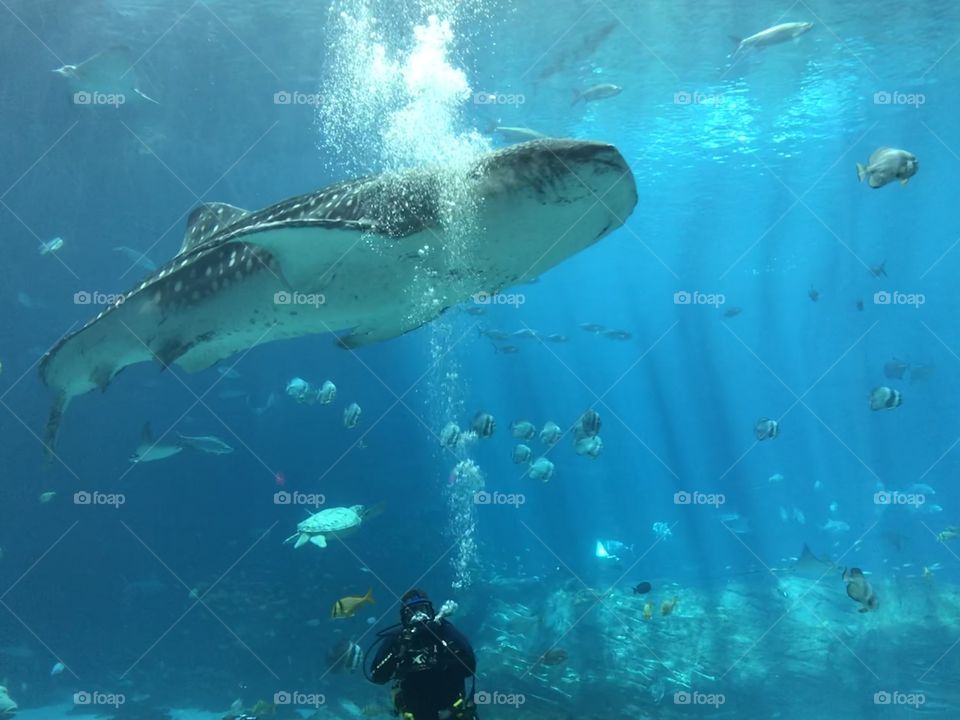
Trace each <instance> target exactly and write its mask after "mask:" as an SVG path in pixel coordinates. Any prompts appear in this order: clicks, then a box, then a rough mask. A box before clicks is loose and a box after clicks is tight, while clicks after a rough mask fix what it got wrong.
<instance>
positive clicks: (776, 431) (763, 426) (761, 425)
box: [753, 417, 780, 440]
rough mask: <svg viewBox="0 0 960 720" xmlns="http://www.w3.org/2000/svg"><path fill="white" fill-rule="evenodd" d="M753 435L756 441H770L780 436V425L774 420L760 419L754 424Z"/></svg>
mask: <svg viewBox="0 0 960 720" xmlns="http://www.w3.org/2000/svg"><path fill="white" fill-rule="evenodd" d="M753 434H754V435H755V436H756V438H757V440H772V439H773V438H775V437H778V436H779V435H780V423H778V422H777V421H776V420H771V419H770V418H765V417H762V418H760V419H759V420H757V422H756V424H754V426H753Z"/></svg>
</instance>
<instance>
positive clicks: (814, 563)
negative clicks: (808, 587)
mask: <svg viewBox="0 0 960 720" xmlns="http://www.w3.org/2000/svg"><path fill="white" fill-rule="evenodd" d="M838 570H840V567H839V566H838V565H836V564H835V563H834V562H833V561H832V560H831V559H830V558H829V557H827V556H824V557H822V558H818V557H817V556H816V555H814V554H813V552H812V551H811V550H810V547H809V546H808V545H807V544H806V543H804V544H803V552H801V553H800V557H799V558H798V559H797V562H796V563H795V564H794V565H793V567H792V568H791V573H792V574H794V575H797V576H799V577H804V578H809V579H810V580H822V579H824V578H826V577H827V576H828V575H831V576H832V573H833V572H835V571H838Z"/></svg>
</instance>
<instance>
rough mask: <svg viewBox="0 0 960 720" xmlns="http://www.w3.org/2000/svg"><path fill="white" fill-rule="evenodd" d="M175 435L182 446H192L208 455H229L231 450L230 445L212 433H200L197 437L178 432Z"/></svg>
mask: <svg viewBox="0 0 960 720" xmlns="http://www.w3.org/2000/svg"><path fill="white" fill-rule="evenodd" d="M177 435H178V437H179V438H180V444H181V445H182V446H183V447H189V448H193V449H194V450H199V451H200V452H205V453H207V454H208V455H229V454H230V453H232V452H233V448H232V447H230V446H229V445H227V443H225V442H224V441H223V440H221V439H220V438H218V437H214V436H213V435H200V436H197V437H191V436H189V435H180V433H177Z"/></svg>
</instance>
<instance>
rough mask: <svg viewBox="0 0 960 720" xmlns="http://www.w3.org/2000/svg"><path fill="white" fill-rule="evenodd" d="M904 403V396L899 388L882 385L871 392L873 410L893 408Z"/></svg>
mask: <svg viewBox="0 0 960 720" xmlns="http://www.w3.org/2000/svg"><path fill="white" fill-rule="evenodd" d="M902 404H903V396H902V395H901V394H900V391H899V390H894V389H893V388H888V387H885V386H881V387H878V388H874V389H873V390H872V391H871V392H870V409H871V410H893V409H894V408H898V407H900V406H901V405H902Z"/></svg>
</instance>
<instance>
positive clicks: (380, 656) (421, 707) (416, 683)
mask: <svg viewBox="0 0 960 720" xmlns="http://www.w3.org/2000/svg"><path fill="white" fill-rule="evenodd" d="M426 648H429V649H433V648H435V649H436V662H434V663H432V664H430V665H429V667H425V668H423V669H420V670H416V669H412V668H413V667H414V665H413V659H414V658H415V657H416V656H417V655H419V654H421V653H423V650H424V649H426ZM425 655H426V656H430V655H432V652H427V653H426V654H425ZM476 670H477V658H476V655H474V652H473V648H472V647H471V646H470V641H469V640H467V638H466V637H465V636H464V635H463V633H461V632H460V631H459V630H457V629H456V628H455V627H454V626H453V625H452V624H451V623H449V622H447V621H446V620H441V621H440V622H439V623H431V624H430V626H429V628H420V629H418V631H417V633H416V635H415V637H414V638H413V639H412V640H409V641H406V640H405V639H404V637H403V636H402V631H400V630H398V631H397V632H394V633H391V634H390V635H387V636H386V640H385V641H384V642H383V644H382V645H381V646H380V650H379V651H378V652H377V655H376V657H375V658H374V660H373V670H372V673H371V679H372V680H373V682H375V683H377V684H378V685H383V684H384V683H387V682H389V681H390V680H397V681H398V689H399V691H400V695H399V697H398V699H397V705H398V708H397V709H398V710H399V711H400V712H401V713H412V714H413V717H414V720H438V718H440V717H441V715H440V713H441V712H442V711H450V710H451V708H452V707H453V706H454V703H456V702H457V701H458V700H469V701H470V703H469V704H470V705H471V706H472V700H473V699H472V698H464V682H465V681H466V679H467V678H469V677H470V676H472V675H473V674H474V673H476ZM444 717H449V715H445V716H444ZM454 717H456V715H454ZM466 717H469V718H476V717H477V716H476V713H475V712H474V711H472V710H471V712H470V713H468V714H467V715H466Z"/></svg>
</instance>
